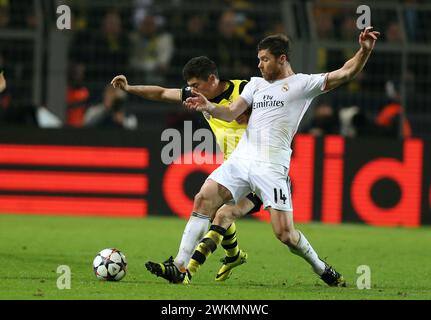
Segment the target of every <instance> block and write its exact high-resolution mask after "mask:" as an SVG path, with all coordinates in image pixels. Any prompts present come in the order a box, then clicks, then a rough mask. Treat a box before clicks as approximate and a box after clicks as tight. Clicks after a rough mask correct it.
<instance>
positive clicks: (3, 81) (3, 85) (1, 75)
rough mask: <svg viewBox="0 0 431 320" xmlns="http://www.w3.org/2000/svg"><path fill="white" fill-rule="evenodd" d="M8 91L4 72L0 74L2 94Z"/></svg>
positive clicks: (0, 90)
mask: <svg viewBox="0 0 431 320" xmlns="http://www.w3.org/2000/svg"><path fill="white" fill-rule="evenodd" d="M5 89H6V79H5V77H4V75H3V71H2V72H1V73H0V92H3V90H5Z"/></svg>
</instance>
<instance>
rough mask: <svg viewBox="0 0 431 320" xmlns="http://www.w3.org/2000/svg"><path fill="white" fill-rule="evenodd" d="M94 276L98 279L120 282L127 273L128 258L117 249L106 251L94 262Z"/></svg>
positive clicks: (100, 253)
mask: <svg viewBox="0 0 431 320" xmlns="http://www.w3.org/2000/svg"><path fill="white" fill-rule="evenodd" d="M93 270H94V274H95V275H96V277H97V278H98V279H101V280H107V281H120V280H121V279H123V278H124V276H125V275H126V272H127V260H126V256H125V255H124V254H123V253H122V252H121V251H120V250H117V249H114V248H111V249H104V250H102V251H100V252H99V253H98V254H97V256H96V257H95V258H94V260H93Z"/></svg>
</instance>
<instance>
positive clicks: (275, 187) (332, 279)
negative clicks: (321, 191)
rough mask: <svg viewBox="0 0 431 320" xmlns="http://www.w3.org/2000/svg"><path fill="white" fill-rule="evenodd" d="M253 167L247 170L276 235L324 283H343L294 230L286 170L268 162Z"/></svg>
mask: <svg viewBox="0 0 431 320" xmlns="http://www.w3.org/2000/svg"><path fill="white" fill-rule="evenodd" d="M253 168H256V170H255V171H252V172H251V173H250V177H251V181H252V183H253V184H254V185H255V186H256V193H257V194H258V195H259V197H260V198H261V199H262V201H263V205H264V207H265V208H266V209H267V210H268V211H269V212H270V214H271V224H272V228H273V231H274V234H275V236H276V237H277V238H278V239H279V240H280V241H281V242H282V243H284V244H285V245H287V246H288V247H289V249H290V251H291V252H292V253H294V254H296V255H298V256H300V257H301V258H303V259H305V261H307V262H308V263H309V264H310V265H311V266H312V268H313V271H314V272H315V273H316V274H317V275H319V276H320V277H321V279H322V280H323V281H325V282H326V283H327V284H329V285H344V284H345V281H344V279H343V277H342V276H341V275H340V274H339V273H337V272H336V271H335V270H334V269H333V268H332V267H330V266H328V265H327V264H326V262H324V261H322V260H321V259H320V258H319V256H318V255H317V253H316V251H315V250H314V248H313V247H312V246H311V244H310V243H309V242H308V240H307V238H306V237H305V236H304V234H303V233H301V232H300V231H299V230H296V229H295V226H294V223H293V207H292V196H291V191H290V179H289V178H288V176H287V171H288V169H287V168H286V167H284V166H281V165H275V164H268V163H256V164H255V165H254V166H253Z"/></svg>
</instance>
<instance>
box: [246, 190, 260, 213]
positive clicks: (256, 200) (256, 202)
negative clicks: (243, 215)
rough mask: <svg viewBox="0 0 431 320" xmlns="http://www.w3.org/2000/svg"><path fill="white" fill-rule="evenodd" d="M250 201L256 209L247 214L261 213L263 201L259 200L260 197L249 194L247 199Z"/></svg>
mask: <svg viewBox="0 0 431 320" xmlns="http://www.w3.org/2000/svg"><path fill="white" fill-rule="evenodd" d="M246 198H247V199H248V200H250V201H251V202H253V204H254V207H253V209H251V210H250V211H249V212H247V215H249V214H253V213H256V212H259V211H260V207H261V206H262V204H263V203H262V200H260V199H259V197H258V196H257V195H256V194H255V193H253V192H252V193H249V194H248V195H247V197H246Z"/></svg>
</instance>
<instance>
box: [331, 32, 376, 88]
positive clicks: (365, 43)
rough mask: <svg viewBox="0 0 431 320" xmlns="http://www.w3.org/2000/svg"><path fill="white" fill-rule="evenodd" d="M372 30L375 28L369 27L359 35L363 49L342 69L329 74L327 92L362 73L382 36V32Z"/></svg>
mask: <svg viewBox="0 0 431 320" xmlns="http://www.w3.org/2000/svg"><path fill="white" fill-rule="evenodd" d="M372 29H373V27H367V28H365V30H364V31H362V32H361V34H360V35H359V45H360V46H361V48H360V49H359V50H358V52H356V54H355V56H354V57H353V58H351V59H350V60H348V61H347V62H346V63H345V64H344V66H343V67H342V68H340V69H338V70H335V71H332V72H329V74H328V79H327V80H326V86H325V89H324V90H325V91H326V90H332V89H334V88H336V87H338V86H340V85H342V84H343V83H345V82H348V81H350V80H352V79H353V78H355V77H356V76H357V75H358V73H359V72H361V70H362V69H363V68H364V66H365V64H366V63H367V60H368V58H369V56H370V54H371V51H372V50H373V48H374V45H375V43H376V41H377V39H378V37H379V35H380V32H378V31H372Z"/></svg>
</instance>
